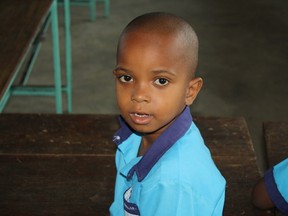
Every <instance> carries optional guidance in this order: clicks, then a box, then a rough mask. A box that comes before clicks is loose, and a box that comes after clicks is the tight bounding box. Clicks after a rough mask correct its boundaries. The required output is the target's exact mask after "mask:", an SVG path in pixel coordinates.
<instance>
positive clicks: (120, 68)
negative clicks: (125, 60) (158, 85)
mask: <svg viewBox="0 0 288 216" xmlns="http://www.w3.org/2000/svg"><path fill="white" fill-rule="evenodd" d="M113 71H115V72H116V71H124V72H127V73H132V71H131V70H129V69H126V68H123V67H116V68H115V69H114V70H113ZM152 73H153V74H154V75H161V74H169V75H171V76H175V77H176V76H177V74H176V73H174V72H173V71H168V70H164V69H163V70H162V69H159V70H158V69H156V70H152Z"/></svg>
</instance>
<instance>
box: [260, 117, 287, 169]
mask: <svg viewBox="0 0 288 216" xmlns="http://www.w3.org/2000/svg"><path fill="white" fill-rule="evenodd" d="M263 130H264V138H265V143H266V148H267V157H268V166H269V167H272V166H274V165H276V164H277V163H280V162H281V161H282V160H284V159H286V158H287V157H288V122H284V121H281V122H280V121H278V122H272V121H270V122H264V123H263Z"/></svg>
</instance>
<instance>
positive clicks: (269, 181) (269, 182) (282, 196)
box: [264, 158, 288, 214]
mask: <svg viewBox="0 0 288 216" xmlns="http://www.w3.org/2000/svg"><path fill="white" fill-rule="evenodd" d="M264 182H265V186H266V189H267V191H268V194H269V197H270V198H271V200H272V201H273V203H274V204H275V206H276V207H277V208H278V209H279V210H280V211H281V212H283V213H285V214H288V158H287V159H285V160H283V161H282V162H280V163H279V164H277V165H275V166H274V167H272V169H270V170H268V171H267V172H266V173H265V176H264Z"/></svg>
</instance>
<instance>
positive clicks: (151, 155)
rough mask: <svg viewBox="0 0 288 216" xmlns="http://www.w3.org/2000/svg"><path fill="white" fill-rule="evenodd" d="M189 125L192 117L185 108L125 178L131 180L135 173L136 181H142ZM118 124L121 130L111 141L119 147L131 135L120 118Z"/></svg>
mask: <svg viewBox="0 0 288 216" xmlns="http://www.w3.org/2000/svg"><path fill="white" fill-rule="evenodd" d="M191 123H192V116H191V113H190V109H189V107H186V108H185V109H184V111H183V112H182V113H181V114H180V115H179V116H178V117H177V118H176V119H175V120H174V122H173V123H172V124H171V125H170V126H169V127H168V128H167V129H166V130H165V131H164V132H163V133H162V134H161V135H160V136H159V137H158V138H157V139H156V140H155V142H154V143H153V144H152V145H151V147H150V148H149V149H148V150H147V152H146V153H145V154H144V155H143V157H142V158H141V160H140V161H139V162H138V163H137V164H135V165H134V166H133V167H132V168H131V169H130V171H129V173H128V176H127V178H128V179H130V178H132V176H133V174H134V172H136V174H137V178H138V181H139V182H140V181H142V180H143V179H144V178H145V177H146V176H147V175H148V173H149V172H150V170H151V169H152V167H153V166H154V165H155V164H156V163H157V161H158V160H159V159H160V158H161V157H162V156H163V155H164V154H165V152H166V151H168V149H170V148H171V146H173V144H174V143H175V142H176V141H177V140H178V139H180V138H181V137H182V136H183V135H184V134H185V133H186V131H187V130H188V129H189V127H190V125H191ZM120 124H121V128H120V129H119V130H118V131H117V132H116V134H115V136H114V140H113V141H114V142H115V143H116V144H117V145H120V144H121V143H122V142H123V141H125V140H126V139H127V138H128V137H129V136H130V135H131V134H132V133H133V131H132V130H131V128H130V127H129V126H128V125H127V124H126V122H125V121H124V120H123V118H122V117H120Z"/></svg>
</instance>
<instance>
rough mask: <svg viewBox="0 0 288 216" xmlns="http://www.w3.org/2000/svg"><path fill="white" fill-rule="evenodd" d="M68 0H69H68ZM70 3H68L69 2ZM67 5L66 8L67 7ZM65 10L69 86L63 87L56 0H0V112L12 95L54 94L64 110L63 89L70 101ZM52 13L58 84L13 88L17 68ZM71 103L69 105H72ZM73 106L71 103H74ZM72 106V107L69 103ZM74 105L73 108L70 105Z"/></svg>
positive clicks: (69, 71) (69, 54)
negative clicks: (48, 86)
mask: <svg viewBox="0 0 288 216" xmlns="http://www.w3.org/2000/svg"><path fill="white" fill-rule="evenodd" d="M65 2H68V3H69V1H68V0H65ZM67 7H69V5H67ZM67 7H65V9H66V8H67ZM65 11H66V14H65V15H66V17H67V18H66V20H65V21H66V22H65V23H66V26H65V27H66V28H65V29H66V68H67V71H66V72H67V73H66V76H67V79H68V81H67V88H62V83H61V70H60V55H59V36H58V16H57V1H56V0H41V1H39V0H25V1H23V0H1V1H0V112H1V111H2V110H3V108H4V106H5V104H6V102H7V100H8V99H9V97H10V96H11V95H14V94H15V95H45V96H55V101H56V112H57V113H61V112H62V91H64V92H66V93H67V95H68V103H69V104H70V103H71V78H70V77H71V75H70V74H71V51H70V31H69V30H70V23H69V20H68V18H69V19H70V17H69V14H67V10H65ZM50 14H51V27H52V42H53V57H54V80H55V87H53V88H47V87H45V88H44V87H39V86H37V87H28V86H24V87H23V86H21V88H14V89H12V84H13V83H14V81H15V79H16V77H17V75H18V72H19V70H20V68H21V66H22V64H23V62H24V60H25V58H26V57H27V54H28V53H29V51H30V49H31V46H32V44H33V42H34V41H35V39H36V37H37V34H38V33H39V31H40V29H41V27H42V26H43V24H44V22H45V20H46V19H48V16H49V15H50ZM67 22H68V23H67ZM69 104H68V106H69ZM71 106H72V105H71ZM68 109H69V107H68ZM70 109H71V108H70Z"/></svg>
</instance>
